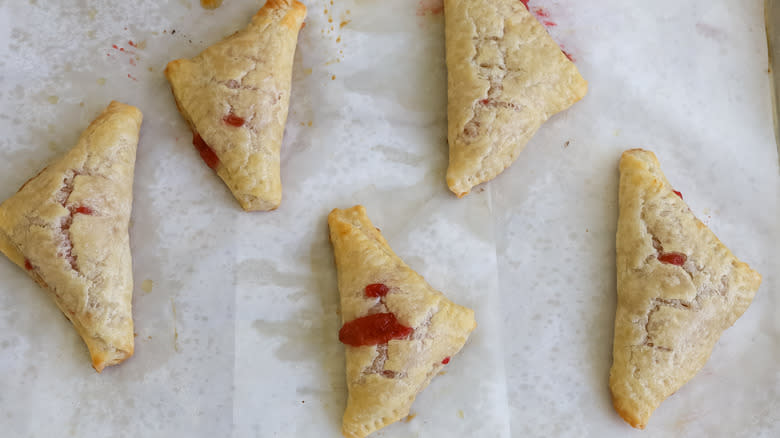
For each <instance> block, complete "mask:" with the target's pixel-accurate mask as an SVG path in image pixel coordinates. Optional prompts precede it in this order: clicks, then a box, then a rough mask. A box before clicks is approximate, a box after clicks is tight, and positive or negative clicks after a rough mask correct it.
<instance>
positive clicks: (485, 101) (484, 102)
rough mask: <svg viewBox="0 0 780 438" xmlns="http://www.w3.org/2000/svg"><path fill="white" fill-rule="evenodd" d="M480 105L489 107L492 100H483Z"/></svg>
mask: <svg viewBox="0 0 780 438" xmlns="http://www.w3.org/2000/svg"><path fill="white" fill-rule="evenodd" d="M479 103H480V104H482V105H487V104H489V103H490V99H482V100H480V101H479Z"/></svg>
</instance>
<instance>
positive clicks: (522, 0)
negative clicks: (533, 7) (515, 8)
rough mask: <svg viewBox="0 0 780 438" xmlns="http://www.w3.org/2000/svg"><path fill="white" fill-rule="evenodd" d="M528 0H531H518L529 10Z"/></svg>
mask: <svg viewBox="0 0 780 438" xmlns="http://www.w3.org/2000/svg"><path fill="white" fill-rule="evenodd" d="M529 1H531V0H520V3H522V4H523V6H525V8H526V9H528V10H529V11H530V9H529V8H528V2H529Z"/></svg>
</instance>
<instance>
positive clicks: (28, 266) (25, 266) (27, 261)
mask: <svg viewBox="0 0 780 438" xmlns="http://www.w3.org/2000/svg"><path fill="white" fill-rule="evenodd" d="M24 269H27V270H28V271H32V269H33V265H32V263H30V261H29V260H27V259H24Z"/></svg>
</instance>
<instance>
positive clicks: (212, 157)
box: [192, 132, 219, 169]
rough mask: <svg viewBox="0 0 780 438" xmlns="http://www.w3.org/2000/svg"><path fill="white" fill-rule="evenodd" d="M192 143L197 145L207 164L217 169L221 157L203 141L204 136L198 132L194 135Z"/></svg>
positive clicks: (196, 147)
mask: <svg viewBox="0 0 780 438" xmlns="http://www.w3.org/2000/svg"><path fill="white" fill-rule="evenodd" d="M192 144H193V145H194V146H195V149H197V150H198V153H200V157H201V158H202V159H203V161H204V162H205V163H206V165H207V166H209V167H210V168H212V169H216V168H217V166H219V157H217V154H216V153H214V150H213V149H211V147H210V146H209V145H208V144H206V142H205V141H203V138H202V137H201V136H200V134H198V133H197V132H196V133H194V134H193V136H192Z"/></svg>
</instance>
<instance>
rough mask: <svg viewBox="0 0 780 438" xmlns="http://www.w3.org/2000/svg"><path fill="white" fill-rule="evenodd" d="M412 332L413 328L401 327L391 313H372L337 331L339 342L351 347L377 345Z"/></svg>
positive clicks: (348, 323)
mask: <svg viewBox="0 0 780 438" xmlns="http://www.w3.org/2000/svg"><path fill="white" fill-rule="evenodd" d="M412 332H414V329H413V328H411V327H406V326H404V325H401V323H399V322H398V320H397V319H396V318H395V315H393V314H392V313H374V314H373V315H367V316H363V317H360V318H357V319H353V320H352V321H350V322H347V323H345V324H344V325H343V326H342V327H341V330H339V341H341V342H342V343H344V344H347V345H351V346H353V347H362V346H364V345H379V344H385V343H387V341H389V340H391V339H402V338H405V337H407V336H409V335H411V334H412Z"/></svg>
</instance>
